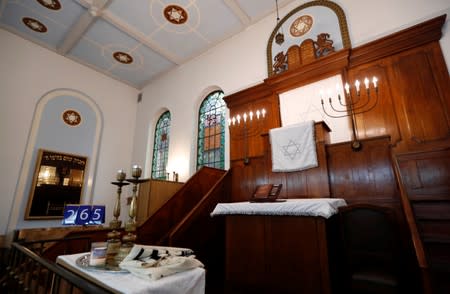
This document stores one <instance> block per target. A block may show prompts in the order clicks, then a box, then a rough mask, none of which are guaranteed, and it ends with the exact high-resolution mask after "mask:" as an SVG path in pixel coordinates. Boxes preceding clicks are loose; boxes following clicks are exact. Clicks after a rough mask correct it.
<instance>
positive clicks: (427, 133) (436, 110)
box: [390, 42, 450, 152]
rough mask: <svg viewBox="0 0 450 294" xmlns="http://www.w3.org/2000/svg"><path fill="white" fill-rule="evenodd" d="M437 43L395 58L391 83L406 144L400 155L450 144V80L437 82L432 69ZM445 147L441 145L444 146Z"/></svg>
mask: <svg viewBox="0 0 450 294" xmlns="http://www.w3.org/2000/svg"><path fill="white" fill-rule="evenodd" d="M436 46H439V43H437V42H435V43H432V44H428V45H426V46H423V47H421V48H417V49H411V50H409V51H406V52H402V53H401V54H398V55H396V56H392V57H391V58H390V59H391V60H390V61H391V73H392V76H391V77H390V79H391V80H392V81H395V84H394V83H392V86H393V91H394V93H395V97H396V99H395V100H394V103H395V108H396V109H397V115H398V121H399V122H400V125H399V127H400V130H401V132H402V139H403V141H402V142H401V144H399V147H400V148H398V150H397V152H401V151H408V150H421V149H423V148H428V149H430V147H429V145H431V148H433V146H434V145H436V143H438V144H439V142H441V143H444V144H447V145H448V144H449V143H450V115H449V114H450V108H449V107H448V106H449V102H448V101H449V100H450V78H449V77H448V74H447V81H444V83H442V82H441V80H442V79H441V78H440V79H436V78H435V71H436V72H437V71H442V70H443V69H442V66H445V64H441V66H440V67H439V66H435V65H434V66H433V64H434V63H435V62H434V60H435V59H437V58H439V57H438V56H436V55H435V52H436V51H439V50H437V49H436V48H435V47H436ZM441 145H442V144H441Z"/></svg>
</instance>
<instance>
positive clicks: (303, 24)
mask: <svg viewBox="0 0 450 294" xmlns="http://www.w3.org/2000/svg"><path fill="white" fill-rule="evenodd" d="M312 25H313V18H312V16H310V15H302V16H300V17H298V18H297V19H296V20H294V22H293V23H292V24H291V27H290V29H289V31H290V33H291V35H292V36H293V37H300V36H303V35H304V34H306V33H307V32H309V30H310V29H311V27H312Z"/></svg>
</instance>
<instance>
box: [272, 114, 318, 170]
mask: <svg viewBox="0 0 450 294" xmlns="http://www.w3.org/2000/svg"><path fill="white" fill-rule="evenodd" d="M269 137H270V145H271V149H272V171H273V172H292V171H301V170H305V169H309V168H313V167H317V166H318V162H317V152H316V143H315V136H314V121H312V120H311V121H307V122H302V123H298V124H294V125H289V126H286V127H281V128H276V129H271V130H270V131H269Z"/></svg>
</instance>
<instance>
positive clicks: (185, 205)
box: [137, 167, 225, 245]
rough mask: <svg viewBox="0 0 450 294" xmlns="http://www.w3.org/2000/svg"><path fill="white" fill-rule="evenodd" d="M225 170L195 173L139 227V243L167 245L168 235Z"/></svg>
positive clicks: (208, 170) (208, 169)
mask: <svg viewBox="0 0 450 294" xmlns="http://www.w3.org/2000/svg"><path fill="white" fill-rule="evenodd" d="M224 173H225V171H224V170H219V169H214V168H209V167H203V168H201V169H200V170H199V171H197V173H195V174H194V175H193V176H192V177H191V178H190V179H189V180H188V181H187V182H186V183H185V184H184V185H183V187H182V188H181V189H180V190H178V191H177V192H176V193H175V194H174V195H173V196H172V198H170V199H169V200H168V201H167V202H166V203H165V204H164V205H163V206H162V207H161V208H160V209H159V210H158V211H156V212H155V213H154V214H153V215H152V216H151V217H150V218H148V219H147V220H146V221H145V222H144V223H143V224H142V225H140V226H139V227H138V229H137V230H138V232H137V233H138V241H137V242H138V243H141V244H153V245H158V244H159V245H167V242H168V239H167V238H168V234H170V232H171V230H172V229H173V228H174V227H176V226H177V225H178V224H179V223H180V222H181V221H182V220H183V219H184V218H185V217H186V215H188V214H189V213H190V212H191V211H192V210H194V208H195V207H196V206H197V205H198V204H199V203H200V202H201V200H202V199H203V197H204V196H205V195H206V194H207V193H208V192H209V191H210V189H211V188H212V187H213V186H214V185H215V184H216V182H217V181H219V179H220V178H221V177H222V176H223V175H224Z"/></svg>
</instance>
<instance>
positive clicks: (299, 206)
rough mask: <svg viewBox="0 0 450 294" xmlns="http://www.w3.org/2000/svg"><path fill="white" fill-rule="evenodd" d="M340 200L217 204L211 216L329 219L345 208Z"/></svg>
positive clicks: (305, 199)
mask: <svg viewBox="0 0 450 294" xmlns="http://www.w3.org/2000/svg"><path fill="white" fill-rule="evenodd" d="M346 205H347V203H346V202H345V200H344V199H342V198H304V199H287V200H286V201H285V202H266V203H255V202H232V203H219V204H217V205H216V207H215V208H214V210H213V212H212V213H211V216H218V215H281V216H321V217H324V218H329V217H331V216H332V215H334V214H336V213H337V212H338V209H339V207H341V206H346Z"/></svg>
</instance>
